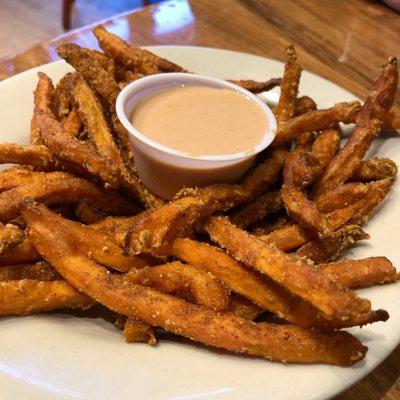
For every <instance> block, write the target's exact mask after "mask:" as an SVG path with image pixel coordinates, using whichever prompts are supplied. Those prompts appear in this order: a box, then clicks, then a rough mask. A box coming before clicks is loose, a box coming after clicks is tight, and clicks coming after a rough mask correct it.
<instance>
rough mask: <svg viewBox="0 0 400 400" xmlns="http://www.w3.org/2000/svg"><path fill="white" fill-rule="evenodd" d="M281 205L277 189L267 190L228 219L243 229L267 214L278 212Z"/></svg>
mask: <svg viewBox="0 0 400 400" xmlns="http://www.w3.org/2000/svg"><path fill="white" fill-rule="evenodd" d="M281 207H282V200H281V196H280V193H279V192H277V191H274V192H267V193H265V194H263V195H261V196H260V197H257V198H256V199H255V200H253V201H252V202H250V203H248V204H246V205H244V206H243V207H242V208H240V209H239V210H238V211H237V212H235V213H234V214H233V215H232V216H231V218H230V220H231V222H232V223H233V224H234V225H236V226H238V227H239V228H242V229H245V228H247V227H248V226H250V225H251V224H252V223H254V222H256V221H259V220H260V219H262V218H264V217H266V216H267V215H270V214H275V213H277V212H279V210H280V209H281Z"/></svg>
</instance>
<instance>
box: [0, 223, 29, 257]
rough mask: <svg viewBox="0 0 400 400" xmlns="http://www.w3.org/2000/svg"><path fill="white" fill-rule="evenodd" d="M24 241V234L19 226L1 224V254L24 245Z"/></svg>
mask: <svg viewBox="0 0 400 400" xmlns="http://www.w3.org/2000/svg"><path fill="white" fill-rule="evenodd" d="M24 239H25V235H24V232H22V231H21V229H19V228H18V227H17V226H15V225H12V224H7V225H3V224H1V223H0V254H1V253H4V251H6V250H7V249H9V248H11V247H14V246H17V245H18V244H20V243H22V242H23V240H24Z"/></svg>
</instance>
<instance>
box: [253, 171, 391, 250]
mask: <svg viewBox="0 0 400 400" xmlns="http://www.w3.org/2000/svg"><path fill="white" fill-rule="evenodd" d="M393 182H394V181H393V178H388V179H382V180H380V181H376V182H371V183H368V184H356V185H363V187H362V188H361V189H360V190H358V189H357V193H358V194H359V195H360V199H359V200H356V201H352V202H349V203H348V205H345V206H344V204H347V202H346V201H345V198H343V197H341V196H342V195H341V193H343V192H342V188H344V187H345V188H344V189H346V191H347V192H348V193H349V195H350V196H351V194H352V193H354V190H353V186H349V185H354V184H350V183H349V184H346V185H342V187H339V188H337V189H334V191H335V192H336V194H335V193H333V192H334V191H333V190H332V191H330V193H329V195H330V199H331V203H329V201H328V202H326V201H325V200H324V199H325V196H326V195H327V194H326V193H324V194H322V195H321V196H320V197H319V198H318V200H317V201H316V202H317V205H318V208H319V210H320V211H321V212H328V210H329V211H330V210H332V208H333V207H336V205H338V206H341V207H343V208H340V209H333V210H332V211H331V212H329V213H328V214H327V218H328V220H329V224H330V225H331V226H332V229H333V230H336V229H339V228H340V227H341V226H343V225H345V224H347V223H349V224H361V223H362V222H365V221H367V220H368V218H369V217H370V216H371V213H372V212H373V211H374V210H375V209H376V207H377V206H378V205H379V204H380V203H381V202H382V201H383V199H384V198H385V197H386V195H387V194H388V192H389V190H390V188H391V186H392V184H393ZM365 185H368V186H367V187H365ZM331 192H332V193H333V194H332V195H331ZM350 198H351V197H350ZM340 199H342V200H343V203H342V204H340ZM258 238H259V239H261V240H263V241H265V242H267V243H269V244H274V245H275V246H276V247H278V248H279V249H281V250H283V251H290V250H294V249H296V248H298V247H300V246H302V245H303V244H305V243H307V242H308V241H310V240H313V239H314V236H313V234H312V232H310V231H309V230H308V229H305V228H302V227H301V226H300V225H290V226H286V227H283V228H281V229H278V230H275V231H273V232H272V233H270V234H267V235H259V236H258Z"/></svg>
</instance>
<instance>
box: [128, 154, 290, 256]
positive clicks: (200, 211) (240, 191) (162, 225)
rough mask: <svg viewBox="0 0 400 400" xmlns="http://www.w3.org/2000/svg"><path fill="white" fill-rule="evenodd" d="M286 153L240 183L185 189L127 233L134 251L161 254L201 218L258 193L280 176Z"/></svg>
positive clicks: (129, 248) (132, 251) (133, 252)
mask: <svg viewBox="0 0 400 400" xmlns="http://www.w3.org/2000/svg"><path fill="white" fill-rule="evenodd" d="M285 156H286V152H285V151H281V150H277V151H275V152H274V153H273V154H272V155H271V156H270V157H269V158H267V159H266V160H265V161H264V162H263V163H262V164H260V165H259V166H258V167H257V168H256V169H255V170H254V171H253V172H252V173H251V174H250V175H249V176H248V177H247V178H245V180H244V181H243V182H242V183H241V184H236V185H234V184H214V185H210V186H206V187H204V188H200V189H183V190H182V191H181V192H180V193H178V195H177V196H176V198H175V200H173V201H172V202H170V203H169V204H167V205H165V206H163V207H160V208H158V209H157V210H155V211H154V212H153V213H151V214H150V215H149V216H148V217H147V218H146V219H145V220H143V221H142V222H141V223H140V224H139V225H138V226H137V228H136V229H135V230H133V229H131V231H130V232H129V234H128V239H127V242H128V243H127V247H128V251H129V252H130V253H131V254H138V253H142V252H153V253H162V251H163V247H164V246H168V243H169V242H171V241H173V240H174V239H175V238H176V237H183V236H187V234H188V233H189V232H190V231H191V230H192V229H193V225H194V223H195V222H196V221H197V220H198V219H199V218H204V217H206V216H208V215H210V214H213V213H214V212H216V211H223V210H228V209H229V208H232V207H233V206H235V205H239V204H241V203H243V202H245V201H248V200H250V199H252V198H253V197H255V196H257V194H259V193H260V191H261V190H265V189H266V188H268V186H269V185H271V184H272V183H273V182H274V181H275V180H276V179H277V178H278V175H279V172H280V169H281V166H282V163H283V160H284V157H285Z"/></svg>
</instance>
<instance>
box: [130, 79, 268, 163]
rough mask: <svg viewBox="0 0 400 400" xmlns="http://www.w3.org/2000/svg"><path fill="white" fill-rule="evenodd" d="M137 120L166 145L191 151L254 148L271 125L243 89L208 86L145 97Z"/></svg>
mask: <svg viewBox="0 0 400 400" xmlns="http://www.w3.org/2000/svg"><path fill="white" fill-rule="evenodd" d="M131 122H132V124H133V126H134V127H135V128H136V129H137V130H138V131H139V132H140V133H141V134H143V135H145V136H147V137H149V138H150V139H152V140H154V141H155V142H157V143H159V144H162V145H164V146H167V147H170V148H173V149H175V150H179V151H182V152H184V153H186V154H188V155H191V156H201V155H225V154H233V153H240V152H250V151H252V150H253V149H254V147H255V146H256V145H257V144H259V143H260V142H261V141H262V140H263V138H264V135H265V133H266V131H267V128H268V121H267V118H266V116H265V113H264V112H263V110H262V109H261V107H260V106H259V105H258V104H257V103H256V102H255V101H254V100H253V99H251V98H249V97H247V96H245V95H244V94H242V93H238V92H235V91H233V90H229V89H224V88H221V89H220V88H213V87H207V86H178V87H172V88H168V89H165V90H162V91H160V92H158V93H156V94H153V95H152V96H149V97H148V98H146V99H144V100H142V101H141V102H140V103H139V104H138V105H137V106H136V108H135V109H134V110H133V112H132V115H131Z"/></svg>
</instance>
